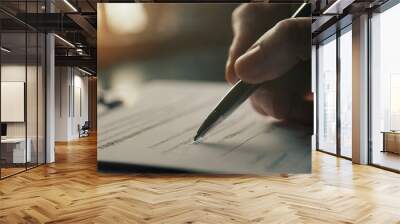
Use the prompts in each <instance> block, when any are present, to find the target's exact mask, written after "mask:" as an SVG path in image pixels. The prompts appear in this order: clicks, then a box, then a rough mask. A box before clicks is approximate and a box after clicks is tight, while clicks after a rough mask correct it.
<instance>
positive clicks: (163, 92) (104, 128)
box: [97, 81, 311, 175]
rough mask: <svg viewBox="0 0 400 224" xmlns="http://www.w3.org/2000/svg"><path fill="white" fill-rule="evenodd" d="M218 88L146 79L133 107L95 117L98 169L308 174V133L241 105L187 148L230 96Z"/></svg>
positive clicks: (209, 84)
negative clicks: (218, 106)
mask: <svg viewBox="0 0 400 224" xmlns="http://www.w3.org/2000/svg"><path fill="white" fill-rule="evenodd" d="M229 88H230V87H229V86H228V85H225V84H217V83H201V82H177V81H153V82H150V83H149V84H147V85H146V86H145V87H143V91H141V96H140V101H139V102H137V103H136V104H135V105H134V106H132V107H122V108H118V109H114V110H111V111H108V112H105V113H102V114H99V117H98V123H99V127H98V153H97V157H98V165H99V170H100V171H108V170H110V171H112V170H113V169H114V168H115V167H119V168H121V167H126V169H127V170H128V169H129V170H135V169H136V168H137V170H138V171H143V170H146V169H149V170H152V169H153V168H155V169H158V170H163V169H165V170H174V171H185V172H200V173H221V174H260V175H263V174H269V173H308V172H311V133H310V131H311V130H310V128H309V127H308V128H307V127H304V126H288V125H284V124H282V123H281V122H279V121H277V120H275V119H272V118H270V117H265V116H261V115H258V114H257V113H256V112H255V111H254V110H253V109H252V108H251V105H250V103H249V102H245V103H244V104H243V105H242V106H240V107H239V108H238V109H237V110H236V111H235V112H234V113H233V114H231V115H230V116H229V117H228V118H227V119H226V120H225V121H223V122H222V123H221V124H219V125H218V126H217V127H215V128H214V129H212V131H210V132H209V133H207V135H206V136H205V138H204V139H203V142H202V143H200V144H194V143H193V137H194V136H195V134H196V132H197V129H198V128H199V126H200V124H201V123H202V122H203V121H204V119H205V118H206V116H207V115H208V114H209V113H210V111H211V110H212V109H213V108H214V107H215V105H216V104H217V103H218V102H219V100H220V98H221V97H222V96H224V94H225V93H226V92H227V91H228V90H229Z"/></svg>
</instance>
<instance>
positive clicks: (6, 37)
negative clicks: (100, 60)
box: [0, 0, 96, 179]
mask: <svg viewBox="0 0 400 224" xmlns="http://www.w3.org/2000/svg"><path fill="white" fill-rule="evenodd" d="M75 7H76V8H75ZM95 7H96V3H93V2H92V3H90V2H89V3H88V2H85V3H84V4H83V3H80V4H79V5H76V6H72V5H69V4H65V2H62V1H44V0H43V1H36V0H35V1H31V0H30V1H21V0H19V1H7V0H5V1H1V3H0V20H1V23H0V30H1V31H0V38H1V42H0V44H1V57H0V64H1V78H0V81H1V87H0V89H1V107H0V110H1V115H0V117H1V145H0V178H1V179H3V178H6V177H9V176H12V175H15V174H18V173H20V172H24V171H26V170H29V169H31V168H34V167H37V166H40V165H43V164H46V163H52V162H54V161H55V156H54V154H55V152H54V148H55V146H54V144H56V143H58V142H68V141H74V140H77V139H79V138H82V137H84V136H87V135H88V133H89V132H93V133H95V130H96V129H95V128H96V126H95V125H96V119H95V118H96V107H95V103H96V58H95V57H96V53H95V52H96V40H95V38H94V39H93V38H91V37H92V36H93V35H94V36H95V32H96V30H95V29H94V28H93V26H94V25H95V23H96V14H95V10H96V8H95ZM77 8H79V9H80V10H81V13H76V12H77V11H78V10H77ZM83 12H87V15H86V17H84V16H83V15H82V13H83ZM68 13H71V14H68ZM61 21H63V22H62V23H61ZM75 21H76V22H75ZM78 21H79V22H80V23H84V24H85V29H90V28H92V30H91V31H92V33H91V34H89V31H85V30H84V28H82V27H83V25H82V24H80V23H79V22H78ZM82 21H83V22H82ZM92 24H93V25H92ZM91 26H92V27H91ZM90 102H92V103H91V104H90Z"/></svg>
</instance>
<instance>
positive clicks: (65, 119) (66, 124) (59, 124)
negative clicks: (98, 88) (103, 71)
mask: <svg viewBox="0 0 400 224" xmlns="http://www.w3.org/2000/svg"><path fill="white" fill-rule="evenodd" d="M83 75H84V74H83V73H82V72H80V71H79V70H78V69H76V68H72V67H56V93H55V120H56V122H55V123H56V131H55V140H56V141H70V140H73V139H77V138H79V132H78V125H81V126H82V125H83V124H84V122H85V121H87V120H88V78H87V77H86V76H83ZM79 95H80V97H79ZM79 101H80V102H79Z"/></svg>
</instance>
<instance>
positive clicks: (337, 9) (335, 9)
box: [322, 0, 354, 15]
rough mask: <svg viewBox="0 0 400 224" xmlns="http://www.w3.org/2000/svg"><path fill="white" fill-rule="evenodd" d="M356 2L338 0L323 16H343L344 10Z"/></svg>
mask: <svg viewBox="0 0 400 224" xmlns="http://www.w3.org/2000/svg"><path fill="white" fill-rule="evenodd" d="M353 2H354V0H336V1H335V2H334V3H333V4H332V5H330V6H329V7H328V8H327V9H326V10H325V11H324V12H323V13H322V14H324V15H327V14H341V13H343V9H345V8H346V7H347V6H349V5H351V3H353Z"/></svg>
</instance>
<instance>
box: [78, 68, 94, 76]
mask: <svg viewBox="0 0 400 224" xmlns="http://www.w3.org/2000/svg"><path fill="white" fill-rule="evenodd" d="M78 70H79V71H81V72H83V73H85V74H86V75H90V76H91V75H93V74H92V73H90V72H88V71H86V70H83V69H81V68H79V67H78Z"/></svg>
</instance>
